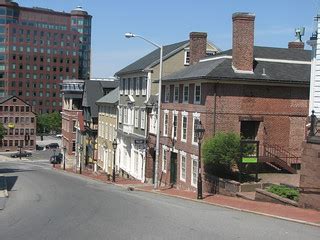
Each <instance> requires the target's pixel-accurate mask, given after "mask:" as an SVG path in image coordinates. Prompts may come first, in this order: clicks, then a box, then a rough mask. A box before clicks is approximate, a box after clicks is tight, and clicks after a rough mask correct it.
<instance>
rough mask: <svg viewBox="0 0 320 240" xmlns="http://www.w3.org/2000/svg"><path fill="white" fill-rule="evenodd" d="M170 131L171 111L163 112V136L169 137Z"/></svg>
mask: <svg viewBox="0 0 320 240" xmlns="http://www.w3.org/2000/svg"><path fill="white" fill-rule="evenodd" d="M168 130H169V111H168V110H164V111H163V136H168Z"/></svg>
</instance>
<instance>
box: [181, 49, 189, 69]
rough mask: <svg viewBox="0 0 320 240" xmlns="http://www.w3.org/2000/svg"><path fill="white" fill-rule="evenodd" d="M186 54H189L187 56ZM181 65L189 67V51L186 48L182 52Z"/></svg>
mask: <svg viewBox="0 0 320 240" xmlns="http://www.w3.org/2000/svg"><path fill="white" fill-rule="evenodd" d="M188 53H189V56H188ZM183 64H184V65H186V66H189V65H190V49H189V48H186V49H185V50H184V59H183Z"/></svg>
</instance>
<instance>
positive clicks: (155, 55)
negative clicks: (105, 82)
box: [115, 40, 189, 76]
mask: <svg viewBox="0 0 320 240" xmlns="http://www.w3.org/2000/svg"><path fill="white" fill-rule="evenodd" d="M187 44H189V40H186V41H182V42H178V43H174V44H170V45H166V46H163V59H164V60H165V59H166V58H168V57H170V56H171V54H172V53H174V52H175V51H176V50H178V49H181V48H184V47H185V46H186V45H187ZM159 60H160V49H159V48H157V49H156V50H154V51H152V52H151V53H149V54H147V55H145V56H144V57H142V58H140V59H138V60H137V61H135V62H134V63H132V64H130V65H128V66H126V67H125V68H123V69H121V70H120V71H118V72H117V73H116V74H115V75H117V76H119V75H122V74H125V73H130V72H136V71H141V70H144V69H146V68H148V67H152V66H154V65H156V64H157V63H158V62H159Z"/></svg>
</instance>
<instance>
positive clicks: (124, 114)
mask: <svg viewBox="0 0 320 240" xmlns="http://www.w3.org/2000/svg"><path fill="white" fill-rule="evenodd" d="M123 122H124V123H125V124H128V123H129V121H128V107H123Z"/></svg>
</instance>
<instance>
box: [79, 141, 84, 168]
mask: <svg viewBox="0 0 320 240" xmlns="http://www.w3.org/2000/svg"><path fill="white" fill-rule="evenodd" d="M82 151H83V147H82V145H81V146H80V147H79V152H80V155H79V165H80V166H79V172H80V174H82V164H81V157H82Z"/></svg>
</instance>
